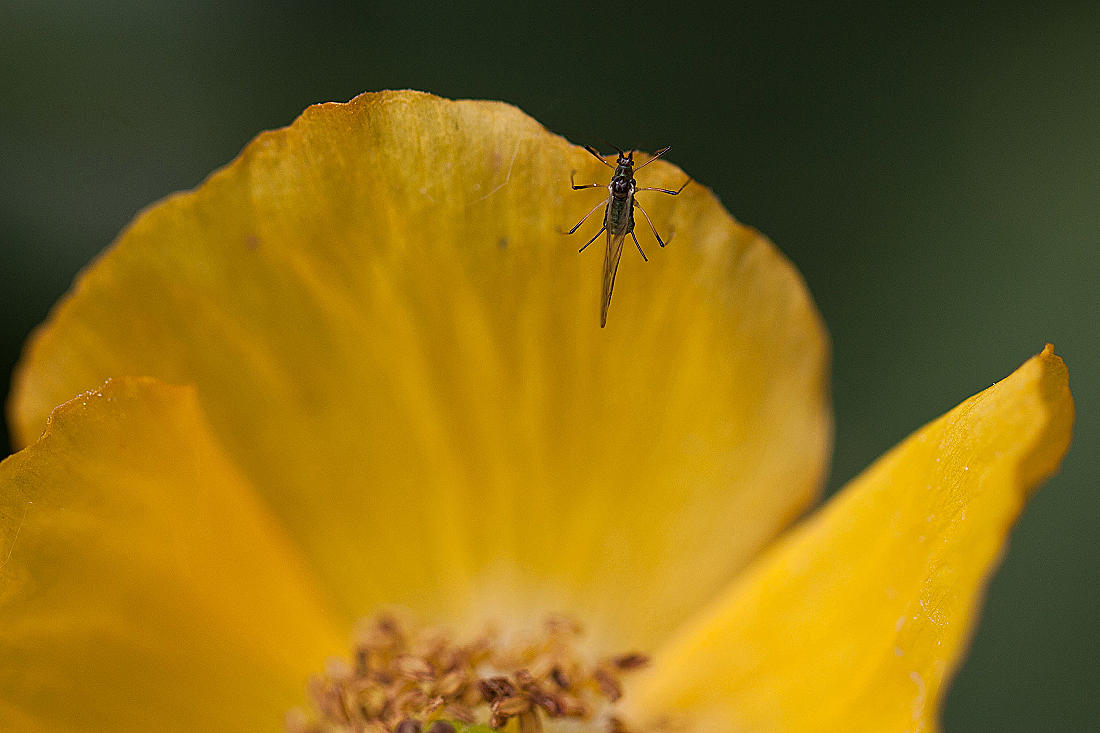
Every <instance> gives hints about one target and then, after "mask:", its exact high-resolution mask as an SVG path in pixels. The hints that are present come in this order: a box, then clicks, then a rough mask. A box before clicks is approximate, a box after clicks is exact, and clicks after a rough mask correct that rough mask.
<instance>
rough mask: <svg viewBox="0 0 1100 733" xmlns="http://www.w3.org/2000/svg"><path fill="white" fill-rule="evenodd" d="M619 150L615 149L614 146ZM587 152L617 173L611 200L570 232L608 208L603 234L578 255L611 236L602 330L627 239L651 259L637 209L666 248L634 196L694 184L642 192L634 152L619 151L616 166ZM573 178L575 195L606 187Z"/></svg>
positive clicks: (609, 192)
mask: <svg viewBox="0 0 1100 733" xmlns="http://www.w3.org/2000/svg"><path fill="white" fill-rule="evenodd" d="M613 147H615V146H613ZM670 147H671V146H669V147H665V148H661V149H660V150H658V151H657V152H656V153H654V154H653V157H652V158H650V159H649V160H647V161H646V162H644V163H642V164H641V165H640V166H638V168H637V170H641V169H642V168H645V167H646V166H647V165H649V164H650V163H652V162H653V161H655V160H657V158H660V157H661V156H662V155H664V154H665V153H667V152H668V151H669V149H670ZM584 149H585V150H587V151H588V152H589V153H591V154H592V155H593V156H594V157H595V158H596V159H597V160H598V161H600V162H601V163H603V164H604V165H606V166H607V167H608V168H611V169H613V170H614V171H615V175H613V176H611V182H610V183H609V184H607V198H606V199H604V200H603V201H601V202H600V203H598V204H596V205H595V206H593V207H592V209H591V211H589V212H588V213H587V214H585V215H584V218H582V219H581V220H580V221H578V222H577V224H576V226H574V227H573V228H572V229H570V230H569V232H568V234H572V233H573V232H575V231H577V229H579V228H580V226H581V224H584V222H585V221H587V220H588V217H590V216H592V214H594V213H596V209H598V208H600V206H605V207H606V208H605V209H604V214H603V227H602V228H601V229H600V231H598V232H596V235H595V236H594V237H592V239H589V240H588V242H587V243H586V244H585V245H584V246H583V247H581V248H580V249H579V250H577V251H578V252H583V251H584V250H585V249H587V248H588V245H589V244H592V243H593V242H595V241H596V238H597V237H599V236H600V234H602V233H603V232H607V252H605V253H604V259H603V296H602V299H601V301H600V328H603V327H604V326H606V325H607V309H608V307H609V306H610V305H611V291H612V290H613V289H614V287H615V273H616V272H617V271H618V269H619V258H620V257H621V256H622V254H623V242H624V241H625V240H626V235H627V234H629V235H630V236H631V237H633V238H634V245H635V246H636V247H637V248H638V252H639V254H641V255H642V259H643V260H644V261H646V262H649V258H648V257H646V256H645V252H643V251H642V245H641V244H639V242H638V236H637V235H636V234H634V209H635V208H637V209H638V211H640V212H642V216H644V217H645V220H646V223H647V224H649V229H650V231H652V232H653V236H654V237H656V238H657V244H659V245H661V246H662V247H664V246H665V243H664V240H662V239H661V235H660V234H658V233H657V228H656V227H654V226H653V222H652V221H650V219H649V214H647V213H646V212H645V209H643V208H642V207H641V205H640V204H639V203H638V202H637V200H636V199H635V198H634V194H636V193H639V192H641V191H659V192H660V193H667V194H668V195H670V196H676V195H677V194H679V193H680V192H681V191H683V190H684V187H685V186H687V185H688V184H689V183H691V179H690V178H689V179H688V180H686V181H684V185H683V186H680V188H678V189H676V190H675V191H670V190H669V189H667V188H638V187H637V182H636V181H635V180H634V173H635V168H634V151H633V150H631V151H626V152H624V151H623V150H622V149H621V148H618V147H615V150H617V151H618V152H619V159H618V160H617V161H615V165H611V164H610V163H608V162H607V161H606V160H604V157H603V156H602V155H600V154H599V152H598V151H597V150H596V149H595V148H593V147H592V146H591V145H585V146H584ZM575 173H576V171H574V172H573V173H570V174H569V185H571V186H572V187H573V190H574V191H579V190H581V189H582V188H602V187H603V184H600V183H588V184H585V185H583V186H578V185H577V184H576V183H574V182H573V175H574V174H575Z"/></svg>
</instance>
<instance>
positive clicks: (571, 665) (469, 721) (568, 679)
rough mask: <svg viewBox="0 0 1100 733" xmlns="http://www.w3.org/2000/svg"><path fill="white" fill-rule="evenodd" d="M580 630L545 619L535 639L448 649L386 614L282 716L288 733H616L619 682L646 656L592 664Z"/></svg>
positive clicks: (448, 643) (489, 638)
mask: <svg viewBox="0 0 1100 733" xmlns="http://www.w3.org/2000/svg"><path fill="white" fill-rule="evenodd" d="M580 635H581V629H580V627H579V626H578V625H577V624H576V623H575V622H572V621H570V620H568V619H564V618H559V617H555V618H553V619H550V620H549V621H547V622H546V624H545V626H544V628H543V630H542V631H541V633H538V634H535V635H532V636H530V638H525V639H523V640H521V641H511V642H508V643H505V642H503V641H502V640H501V637H499V636H494V635H491V634H485V635H482V636H480V637H478V638H475V639H473V640H470V641H466V642H456V641H454V640H453V639H451V638H450V637H448V636H447V635H446V634H443V633H441V632H439V631H438V630H423V631H419V632H416V633H408V632H407V631H406V630H405V629H404V628H402V626H401V625H400V624H399V623H398V622H397V620H396V619H394V618H393V617H390V616H384V617H381V618H379V619H376V620H375V621H374V622H373V623H371V624H369V625H368V626H366V627H365V628H364V629H363V630H362V632H361V633H360V634H359V638H358V640H357V641H356V643H355V646H354V648H353V649H352V653H351V655H350V662H349V661H344V660H333V661H331V662H329V664H327V665H326V669H325V672H324V674H322V675H320V676H318V677H315V678H313V679H311V680H310V684H309V696H310V701H311V703H312V710H311V711H309V712H308V713H303V712H301V711H297V712H296V713H295V714H293V715H291V716H288V719H287V729H288V731H290V733H337V732H339V733H343V732H345V731H347V732H348V733H351V732H354V733H458V730H463V731H465V726H469V725H476V724H480V725H487V726H489V727H490V728H495V729H498V730H499V729H502V728H504V727H505V726H506V725H508V723H509V721H511V720H513V719H515V720H516V729H517V730H518V733H543V730H544V721H553V720H557V719H571V720H574V721H578V722H591V723H593V724H594V725H596V726H598V727H602V728H604V729H605V730H607V731H608V732H609V733H626V728H625V726H624V725H623V723H622V721H621V720H620V719H619V718H618V717H616V716H615V715H613V714H612V713H613V706H614V703H615V702H617V701H618V700H619V699H620V698H621V697H622V695H623V686H622V682H621V680H620V677H621V675H622V674H624V673H628V672H631V671H633V670H636V669H640V668H641V667H644V666H645V665H646V664H648V662H649V659H648V657H645V656H644V655H642V654H637V653H631V654H622V655H619V656H614V657H608V658H604V659H601V660H599V661H597V662H596V663H595V664H593V663H591V662H588V661H586V659H585V658H584V657H582V655H580V654H579V653H578V650H577V649H576V642H577V640H578V638H579V637H580Z"/></svg>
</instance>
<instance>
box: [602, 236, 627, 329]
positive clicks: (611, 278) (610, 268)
mask: <svg viewBox="0 0 1100 733" xmlns="http://www.w3.org/2000/svg"><path fill="white" fill-rule="evenodd" d="M626 234H627V233H626V232H623V233H622V234H612V233H611V232H608V233H607V252H606V253H605V254H604V259H603V300H602V301H601V304H600V328H603V327H604V326H606V325H607V309H608V308H609V307H610V306H611V291H612V290H613V289H614V288H615V273H616V272H617V271H618V270H619V258H621V257H622V256H623V242H624V241H625V240H626Z"/></svg>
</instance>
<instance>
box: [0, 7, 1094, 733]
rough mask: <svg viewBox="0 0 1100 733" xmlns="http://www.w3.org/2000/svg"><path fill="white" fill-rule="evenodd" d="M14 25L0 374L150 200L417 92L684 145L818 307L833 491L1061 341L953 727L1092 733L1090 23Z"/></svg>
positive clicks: (125, 12) (775, 15) (236, 17)
mask: <svg viewBox="0 0 1100 733" xmlns="http://www.w3.org/2000/svg"><path fill="white" fill-rule="evenodd" d="M20 5H23V6H25V7H16V6H14V5H12V4H11V3H10V2H6V1H0V294H2V296H3V300H2V307H0V319H2V320H0V372H3V374H0V377H3V378H4V380H5V382H6V379H7V372H8V370H9V369H10V367H11V365H12V364H13V363H14V362H15V360H16V358H17V356H18V353H19V348H20V344H21V342H22V340H23V339H24V337H25V336H26V334H27V332H28V330H29V329H30V328H32V327H33V326H34V325H35V324H37V323H38V322H40V321H41V320H42V319H43V318H44V316H45V314H46V311H47V309H48V308H49V306H50V305H51V304H52V303H53V302H54V301H55V300H56V299H57V298H58V297H59V296H60V295H61V294H62V293H63V292H64V291H65V289H66V288H67V287H68V285H69V283H70V281H71V279H72V277H73V275H74V274H75V273H76V271H77V270H78V268H80V267H81V266H82V265H84V264H85V263H86V262H88V260H89V259H90V258H91V257H92V256H94V255H95V253H96V252H98V251H99V250H100V249H101V248H103V247H104V246H105V245H106V244H107V243H108V242H109V241H110V240H111V239H112V238H113V237H114V236H115V234H116V233H117V232H118V231H119V230H120V229H121V227H122V226H123V225H124V224H125V223H126V222H127V221H128V220H129V219H130V218H131V217H132V216H133V214H134V213H135V212H136V211H137V210H138V209H139V208H141V207H143V206H145V205H147V204H149V203H151V202H153V201H154V200H156V199H158V198H159V197H161V196H163V195H165V194H167V193H169V192H171V191H175V190H177V189H181V188H188V187H191V186H194V185H195V184H197V183H198V182H199V181H200V180H201V179H202V178H203V177H204V176H205V175H206V174H207V173H209V172H210V171H212V170H213V169H214V168H216V167H218V166H220V165H222V164H224V163H226V162H228V161H229V160H230V159H231V158H232V157H233V156H234V155H235V154H236V153H237V151H238V150H239V149H240V148H241V147H242V146H243V145H244V143H246V142H247V141H248V140H249V139H250V138H251V137H252V136H253V135H254V134H256V133H257V132H258V131H260V130H262V129H265V128H270V127H277V126H281V125H284V124H287V123H289V122H290V121H291V120H292V119H294V117H295V116H296V115H297V114H298V113H299V112H300V111H301V110H302V109H303V108H304V107H306V106H307V105H309V104H311V103H313V102H320V101H328V100H345V99H348V98H350V97H352V96H354V95H355V94H356V93H358V92H360V91H364V90H375V89H382V88H395V87H412V88H416V89H423V90H427V91H432V92H435V93H438V94H442V95H445V96H451V97H479V98H494V99H503V100H506V101H509V102H513V103H515V104H517V105H519V106H520V107H522V108H523V109H524V110H526V111H527V112H529V113H530V114H532V115H534V116H535V117H536V118H538V119H539V120H540V121H542V122H543V123H544V124H545V125H547V126H548V127H549V128H550V129H552V130H555V131H557V132H560V133H562V134H565V135H566V136H567V137H569V138H570V139H572V140H573V141H575V142H597V143H598V142H600V141H602V140H612V141H614V142H617V143H618V144H620V145H624V146H638V147H640V148H645V149H650V150H653V149H655V148H657V147H660V146H662V145H665V144H672V145H673V146H674V148H673V152H672V154H671V156H670V157H671V158H672V160H674V161H675V162H676V163H678V164H679V165H681V166H682V167H683V168H684V169H685V170H686V171H688V172H689V173H690V174H691V175H692V176H694V177H695V178H696V179H698V180H699V181H701V182H702V183H704V184H706V185H708V186H710V187H712V188H713V189H714V190H715V191H716V192H717V193H718V195H719V196H720V197H721V198H722V200H723V201H724V202H725V204H726V205H727V207H728V208H729V209H730V211H731V212H732V213H733V214H734V215H735V216H737V217H738V218H739V219H741V220H743V221H745V222H747V223H749V224H752V225H754V226H756V227H758V228H759V229H761V230H763V231H764V232H765V233H767V234H768V235H769V236H770V237H771V238H772V239H773V240H774V241H775V242H776V243H777V244H778V245H779V247H780V248H781V249H783V250H784V251H785V252H786V253H787V254H788V255H789V256H790V257H791V259H793V260H794V262H795V263H796V264H797V265H798V267H799V268H800V269H801V270H802V272H803V273H804V274H805V276H806V279H807V280H808V282H809V286H810V289H811V291H812V292H813V294H814V296H815V297H816V299H817V302H818V304H819V306H820V308H821V310H822V312H823V313H824V316H825V319H826V321H827V323H828V325H829V328H830V330H831V332H832V336H833V342H834V359H835V371H834V393H835V400H836V414H837V438H836V456H835V462H834V467H833V475H832V479H831V481H830V489H835V488H836V487H837V486H838V485H840V484H841V483H842V482H843V481H845V480H847V479H848V478H850V477H851V476H852V475H853V474H854V473H855V472H856V471H858V470H859V469H860V468H861V467H863V466H865V465H866V464H867V463H868V462H869V461H870V460H871V459H873V458H874V457H875V456H877V455H878V454H879V453H881V452H882V451H883V450H884V449H886V448H888V447H889V446H891V445H892V444H894V443H895V442H896V441H897V440H898V439H899V438H901V437H903V436H904V435H905V434H906V433H908V432H909V431H911V430H913V429H914V428H916V427H917V426H919V425H920V424H922V423H923V422H925V421H927V420H929V419H931V418H933V417H935V416H937V415H938V414H940V413H941V412H942V411H944V410H946V409H948V408H950V407H951V406H953V405H955V404H956V403H957V402H959V401H960V400H962V399H963V398H965V397H967V396H969V395H970V394H972V393H974V392H976V391H978V390H981V389H983V388H984V387H987V386H988V385H989V384H990V383H992V382H993V381H994V380H996V379H999V378H1001V377H1003V376H1005V375H1006V374H1008V373H1009V372H1010V371H1012V370H1013V369H1014V368H1015V367H1016V366H1018V365H1019V364H1020V363H1021V362H1023V361H1024V360H1025V359H1026V358H1027V357H1029V356H1030V355H1032V354H1033V353H1035V352H1037V351H1039V350H1040V349H1041V348H1042V346H1043V343H1044V342H1045V341H1048V340H1049V341H1052V342H1054V344H1055V346H1056V348H1057V351H1058V353H1060V354H1061V355H1062V356H1063V357H1064V358H1065V359H1066V361H1067V362H1068V364H1069V367H1070V375H1071V384H1072V387H1073V391H1074V394H1075V395H1076V398H1077V405H1078V422H1077V431H1076V438H1075V441H1074V446H1073V448H1072V449H1071V450H1070V454H1069V457H1068V459H1067V460H1066V463H1065V466H1064V470H1063V472H1062V474H1061V475H1060V476H1058V477H1056V478H1055V479H1053V480H1052V481H1051V482H1050V483H1049V484H1048V485H1047V486H1046V487H1045V488H1044V489H1043V490H1042V492H1041V493H1040V494H1039V495H1038V497H1037V498H1036V499H1035V501H1034V502H1033V504H1032V506H1031V507H1030V508H1029V509H1028V511H1027V513H1026V514H1025V516H1024V518H1023V521H1022V522H1021V524H1020V527H1019V529H1018V531H1017V532H1016V534H1015V536H1014V539H1013V542H1012V546H1011V548H1010V550H1009V552H1008V554H1007V556H1006V558H1005V564H1004V567H1003V568H1002V569H1001V571H1000V573H999V574H998V576H997V578H996V580H995V581H994V583H993V585H992V588H991V591H990V594H989V600H988V604H987V607H986V611H985V615H984V620H983V623H982V626H981V629H980V631H979V632H978V635H977V638H976V640H975V642H974V648H973V652H972V654H971V656H970V660H969V662H968V663H967V664H966V666H965V668H964V669H963V671H962V673H961V674H960V676H959V678H958V680H957V682H956V684H955V686H954V688H953V691H952V692H951V694H950V697H949V700H948V705H947V713H946V727H947V730H948V731H949V732H951V731H955V732H958V731H986V730H996V731H1000V732H1002V733H1003V732H1007V731H1037V730H1043V731H1046V730H1060V731H1061V730H1064V731H1071V730H1074V731H1075V730H1086V729H1089V730H1091V729H1095V728H1094V726H1095V725H1096V721H1097V720H1100V695H1098V694H1097V692H1098V691H1100V629H1098V625H1097V621H1098V620H1100V612H1098V611H1097V609H1096V599H1097V598H1100V576H1098V573H1097V561H1098V559H1100V545H1098V543H1097V532H1096V528H1095V524H1096V521H1097V519H1098V518H1100V494H1098V492H1097V490H1096V488H1097V482H1096V476H1097V473H1098V469H1100V452H1098V450H1097V435H1098V432H1100V421H1098V418H1097V413H1096V407H1095V405H1096V401H1097V398H1098V396H1100V390H1098V387H1097V380H1096V374H1097V370H1098V368H1100V342H1098V339H1097V322H1098V321H1100V298H1098V297H1097V295H1096V284H1097V282H1100V248H1098V245H1100V234H1098V232H1100V51H1098V49H1100V5H1098V4H1096V3H1090V2H1082V3H1079V4H1057V3H1055V4H1045V5H1043V6H1042V7H1041V8H1030V9H1029V8H1024V7H1017V6H1011V5H1000V6H993V7H991V6H988V5H987V6H984V7H982V8H981V9H976V8H974V9H967V8H961V7H957V6H956V4H951V6H945V7H943V8H938V9H937V8H929V7H928V6H927V4H923V7H921V9H919V10H918V9H915V7H914V8H910V7H909V6H910V4H908V3H906V4H899V5H900V6H902V7H900V8H894V7H893V6H894V5H895V4H894V3H891V2H877V3H873V4H867V5H865V6H855V5H851V4H847V5H844V6H842V7H827V6H826V5H824V4H816V5H815V6H814V7H813V8H812V9H806V8H802V9H792V8H783V7H780V6H777V5H776V4H774V3H753V4H749V5H746V4H741V3H736V2H734V3H731V4H730V5H728V6H723V7H722V9H721V10H720V11H714V10H707V9H688V8H686V7H684V6H682V5H679V4H677V3H672V2H664V3H660V4H659V5H660V8H659V9H657V10H652V11H651V10H650V9H648V7H641V6H637V7H635V6H632V5H631V4H630V3H604V4H602V5H601V4H600V3H587V4H585V5H583V6H579V7H576V8H572V9H568V10H566V9H562V8H560V7H550V6H548V5H546V4H542V5H541V6H539V7H536V8H534V9H525V7H524V6H525V5H526V4H523V5H524V6H521V5H516V6H514V7H507V6H506V5H505V4H503V3H499V4H493V5H492V6H490V7H484V8H475V7H474V5H471V4H469V3H457V2H456V3H448V4H446V6H445V7H436V6H435V5H425V6H415V5H414V4H412V3H408V2H391V3H385V4H374V3H371V4H364V5H363V6H362V7H360V8H359V9H356V10H347V9H340V10H338V9H335V8H328V7H324V4H323V3H316V2H315V3H308V4H307V3H300V4H299V3H292V2H282V3H278V4H276V7H268V8H261V7H259V6H258V5H253V4H238V3H234V2H209V3H207V2H183V1H182V0H181V1H180V2H140V1H135V2H103V1H99V2H59V1H49V2H45V1H42V0H39V1H38V2H26V3H21V4H20ZM916 5H922V4H919V3H918V4H916ZM563 175H564V174H563ZM563 185H564V184H563ZM5 437H6V436H2V435H0V439H3V438H5Z"/></svg>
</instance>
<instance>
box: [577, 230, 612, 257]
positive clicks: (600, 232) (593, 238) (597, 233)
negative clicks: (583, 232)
mask: <svg viewBox="0 0 1100 733" xmlns="http://www.w3.org/2000/svg"><path fill="white" fill-rule="evenodd" d="M605 229H607V227H600V231H598V232H596V237H598V236H600V235H601V234H603V232H604V230H605ZM596 237H592V239H589V240H588V242H587V243H586V244H585V245H584V246H583V247H581V248H580V249H578V250H577V254H580V253H581V252H583V251H585V250H586V249H588V245H589V244H592V243H593V242H595V241H596Z"/></svg>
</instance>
